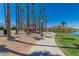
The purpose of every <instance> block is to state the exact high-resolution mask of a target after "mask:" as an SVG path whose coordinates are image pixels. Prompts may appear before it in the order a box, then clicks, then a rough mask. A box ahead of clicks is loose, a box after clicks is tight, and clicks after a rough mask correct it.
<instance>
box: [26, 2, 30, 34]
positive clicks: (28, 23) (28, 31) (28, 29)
mask: <svg viewBox="0 0 79 59" xmlns="http://www.w3.org/2000/svg"><path fill="white" fill-rule="evenodd" d="M26 8H27V19H26V23H27V25H26V26H27V35H29V33H30V14H29V10H30V8H29V3H27V6H26Z"/></svg>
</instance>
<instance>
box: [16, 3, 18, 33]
mask: <svg viewBox="0 0 79 59" xmlns="http://www.w3.org/2000/svg"><path fill="white" fill-rule="evenodd" d="M17 7H18V4H17V3H16V34H18V17H17V16H18V13H17V11H18V8H17Z"/></svg>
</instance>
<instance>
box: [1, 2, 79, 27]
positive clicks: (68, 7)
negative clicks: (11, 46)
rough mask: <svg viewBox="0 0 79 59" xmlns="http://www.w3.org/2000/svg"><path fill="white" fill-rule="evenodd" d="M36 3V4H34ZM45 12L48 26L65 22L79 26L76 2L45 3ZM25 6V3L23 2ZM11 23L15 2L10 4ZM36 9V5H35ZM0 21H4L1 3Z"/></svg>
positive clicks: (78, 8) (78, 12) (13, 18)
mask: <svg viewBox="0 0 79 59" xmlns="http://www.w3.org/2000/svg"><path fill="white" fill-rule="evenodd" d="M36 5H38V4H36ZM42 5H44V6H45V8H46V11H45V14H46V15H47V16H48V27H51V26H55V25H57V24H60V23H61V22H66V23H67V25H68V26H71V27H74V28H79V4H78V3H50V4H49V3H45V4H42ZM23 6H24V7H25V5H24V4H23ZM10 9H11V11H10V12H11V14H10V15H11V17H10V18H11V24H13V25H15V21H16V19H15V17H16V16H15V13H16V11H15V4H11V6H10ZM36 9H38V6H36ZM25 13H26V12H25ZM0 23H4V9H3V4H0Z"/></svg>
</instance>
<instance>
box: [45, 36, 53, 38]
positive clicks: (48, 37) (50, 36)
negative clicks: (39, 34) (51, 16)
mask: <svg viewBox="0 0 79 59" xmlns="http://www.w3.org/2000/svg"><path fill="white" fill-rule="evenodd" d="M44 37H46V38H52V37H51V36H44Z"/></svg>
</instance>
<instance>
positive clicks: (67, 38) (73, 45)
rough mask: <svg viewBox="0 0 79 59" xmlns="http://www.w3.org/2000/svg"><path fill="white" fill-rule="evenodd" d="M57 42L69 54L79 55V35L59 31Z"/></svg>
mask: <svg viewBox="0 0 79 59" xmlns="http://www.w3.org/2000/svg"><path fill="white" fill-rule="evenodd" d="M56 34H57V36H56V42H57V44H58V45H59V46H60V48H61V50H62V51H63V52H64V54H65V55H67V56H79V36H71V35H68V34H66V33H57V32H56ZM61 46H62V47H61Z"/></svg>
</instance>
